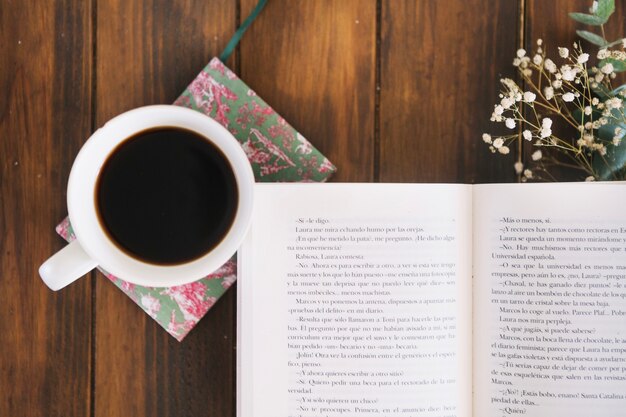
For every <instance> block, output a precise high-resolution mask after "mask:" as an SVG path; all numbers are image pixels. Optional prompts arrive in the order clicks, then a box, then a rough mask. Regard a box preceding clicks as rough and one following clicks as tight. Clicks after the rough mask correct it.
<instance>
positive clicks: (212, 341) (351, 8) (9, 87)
mask: <svg viewBox="0 0 626 417" xmlns="http://www.w3.org/2000/svg"><path fill="white" fill-rule="evenodd" d="M255 3H256V0H145V1H138V0H91V1H85V0H65V1H57V2H52V1H45V0H20V1H17V0H2V2H1V3H0V34H1V38H0V40H1V42H0V139H1V142H0V156H1V164H2V170H1V176H0V183H1V189H2V194H1V196H2V211H1V213H0V249H1V253H0V262H1V263H0V266H1V268H2V271H1V275H0V297H1V298H2V300H1V305H2V307H1V309H0V416H3V417H4V416H47V417H49V416H63V417H67V416H91V417H107V416H220V417H222V416H234V415H235V369H236V364H235V356H236V355H235V353H236V352H235V345H236V340H235V313H236V305H235V292H236V290H235V289H231V290H230V291H229V292H228V293H227V295H226V296H225V297H224V298H223V299H222V300H220V301H219V303H218V304H217V305H216V306H215V307H214V308H213V309H212V310H211V311H210V313H209V314H208V315H207V316H206V317H205V318H204V319H203V320H202V321H201V322H200V323H199V325H198V326H197V327H196V328H195V329H194V330H193V331H192V332H191V334H190V335H189V336H188V337H187V339H186V340H184V341H183V342H182V343H179V342H177V341H175V340H174V338H172V337H171V336H169V335H168V334H167V333H166V332H165V331H163V330H162V329H161V328H160V327H159V326H158V325H157V324H156V323H155V322H154V321H153V320H152V319H151V318H150V317H149V316H147V315H146V314H145V313H144V312H143V311H141V310H140V309H139V308H137V306H136V305H135V304H134V303H133V302H132V301H131V300H130V299H128V297H126V296H125V295H124V294H123V293H122V292H121V291H119V290H118V289H117V288H115V287H114V286H113V285H112V284H111V283H110V282H108V281H107V280H106V279H104V278H103V277H102V276H101V275H100V274H99V273H95V272H94V273H91V274H90V276H89V277H88V278H86V279H82V280H80V281H79V282H77V283H75V284H73V285H71V286H70V287H68V288H66V289H64V290H62V291H60V292H56V293H55V292H52V291H50V290H48V289H47V288H46V287H45V286H44V284H43V283H42V281H41V280H40V279H39V276H38V275H37V268H38V266H39V264H40V263H41V262H42V261H43V260H45V259H46V258H47V257H48V256H49V255H50V254H52V253H53V252H55V251H57V250H59V249H60V248H61V247H62V246H63V242H62V240H61V239H60V238H59V237H58V236H56V235H55V233H54V226H55V224H56V223H57V222H58V221H59V220H61V219H62V218H63V217H64V216H65V214H66V206H65V188H66V183H67V178H68V174H69V170H70V167H71V164H72V161H73V159H74V157H75V155H76V153H77V152H78V150H79V148H80V146H81V144H82V143H83V142H84V141H85V140H86V138H88V137H89V135H90V133H91V132H92V131H94V130H95V129H96V128H97V127H99V126H101V125H102V124H103V123H104V122H105V121H106V120H108V119H109V118H111V117H112V116H114V115H116V114H118V113H120V112H123V111H125V110H128V109H130V108H133V107H137V106H141V105H146V104H154V103H171V102H172V101H173V100H174V99H175V98H176V97H177V95H178V93H180V92H181V91H182V90H183V88H184V87H185V86H186V85H187V83H188V82H189V81H190V80H192V79H193V78H194V76H195V75H196V73H197V72H198V71H199V70H200V69H201V68H202V67H203V66H204V65H205V64H206V63H207V62H208V60H209V59H210V58H211V57H212V56H214V55H216V54H219V53H220V51H221V50H222V48H223V47H224V46H225V44H226V42H227V41H228V39H229V38H230V36H231V35H232V33H233V32H234V30H235V28H236V27H237V26H238V25H239V23H240V22H241V21H242V20H243V18H245V16H247V14H248V13H249V12H250V10H251V9H252V8H253V6H254V5H255ZM589 4H590V1H588V0H576V1H565V0H559V1H552V0H551V1H546V0H518V1H513V0H489V1H487V0H483V1H478V0H463V1H461V0H454V1H452V0H446V1H443V0H440V1H434V0H429V1H427V0H407V1H405V0H377V1H375V0H369V1H366V0H360V1H359V0H336V1H330V0H328V1H327V0H308V1H293V0H292V1H287V0H269V3H268V6H267V7H266V9H265V10H264V11H263V12H262V14H261V15H260V17H259V18H258V20H257V21H256V22H255V23H254V25H253V26H252V27H251V29H250V30H249V31H248V32H247V34H246V35H245V37H244V39H243V41H242V42H241V44H240V46H239V47H238V49H237V51H236V53H235V54H234V55H233V57H231V59H230V60H229V62H228V65H229V66H230V67H231V68H232V69H233V70H235V72H236V73H238V74H240V75H241V77H242V79H243V80H244V81H246V82H247V83H248V84H249V85H250V86H251V87H252V88H253V89H255V90H256V91H257V92H258V93H259V95H260V96H262V97H263V98H264V99H265V100H266V101H267V102H269V103H270V104H271V105H272V106H273V107H274V108H275V109H276V110H277V111H278V112H279V113H281V114H282V115H283V116H284V117H285V118H286V119H287V120H289V121H290V122H291V123H292V124H293V125H294V127H296V128H297V129H298V130H299V131H300V132H302V133H303V134H304V136H306V137H307V138H308V139H309V140H310V141H311V142H313V144H314V145H315V146H317V147H318V148H319V149H320V150H321V151H322V152H324V153H325V154H326V155H327V156H328V157H329V158H330V160H331V161H333V162H334V163H335V164H336V165H337V166H338V168H339V172H338V173H337V175H336V176H335V177H334V180H335V181H364V182H369V181H384V182H393V181H399V182H409V181H410V182H494V181H515V180H516V178H515V176H514V173H513V168H512V166H513V162H514V161H515V160H516V158H517V155H519V150H515V152H513V154H512V155H510V156H509V157H497V158H496V157H493V156H491V154H490V153H489V152H488V150H487V149H486V146H484V144H482V143H481V140H480V136H481V133H482V132H483V131H493V130H494V129H493V127H492V126H490V123H489V116H490V114H491V111H492V108H493V103H494V102H495V100H496V98H497V94H498V91H499V83H498V79H499V77H500V76H502V75H504V76H510V77H513V76H514V73H513V68H512V67H511V65H510V64H511V61H512V58H513V55H514V53H515V50H516V49H517V48H518V47H519V46H525V47H526V48H527V49H529V48H531V47H532V46H533V44H534V40H535V39H536V38H537V37H542V38H543V39H544V40H545V41H546V43H547V45H548V47H549V48H551V50H549V53H554V51H555V49H556V48H555V47H556V45H569V44H571V42H572V41H573V40H574V36H573V33H574V29H575V28H576V25H575V24H574V23H573V22H571V21H570V20H569V19H568V18H567V16H566V11H573V10H578V11H584V10H586V9H587V8H588V7H589ZM625 6H626V1H621V2H618V13H617V17H614V18H613V19H614V22H613V25H612V27H613V28H614V29H615V34H617V33H619V30H620V28H623V27H624V24H623V22H624V19H623V16H624V14H623V9H624V7H625ZM616 36H617V35H616Z"/></svg>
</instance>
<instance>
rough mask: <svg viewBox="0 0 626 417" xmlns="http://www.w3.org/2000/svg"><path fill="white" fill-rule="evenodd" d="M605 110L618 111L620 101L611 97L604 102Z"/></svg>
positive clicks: (620, 104) (620, 105)
mask: <svg viewBox="0 0 626 417" xmlns="http://www.w3.org/2000/svg"><path fill="white" fill-rule="evenodd" d="M604 105H605V106H606V109H607V110H609V111H610V110H612V109H619V108H621V107H622V100H621V99H620V98H619V97H613V98H610V99H608V100H606V101H605V102H604Z"/></svg>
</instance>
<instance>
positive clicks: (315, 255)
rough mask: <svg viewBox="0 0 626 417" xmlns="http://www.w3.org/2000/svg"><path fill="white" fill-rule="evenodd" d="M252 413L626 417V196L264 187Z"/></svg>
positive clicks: (247, 365)
mask: <svg viewBox="0 0 626 417" xmlns="http://www.w3.org/2000/svg"><path fill="white" fill-rule="evenodd" d="M255 198H256V200H255V214H254V219H253V225H252V227H251V230H250V233H249V236H248V238H247V240H246V242H245V243H244V245H243V247H242V250H241V256H240V268H241V269H240V273H241V275H240V279H239V284H238V285H239V288H238V292H239V294H238V296H239V325H238V337H239V339H238V355H239V361H238V367H239V369H238V413H239V416H240V417H277V416H288V417H314V416H324V417H339V416H342V417H345V416H391V417H396V416H401V417H409V416H415V417H417V416H419V417H422V416H423V417H452V416H455V417H457V416H458V417H469V416H474V417H504V416H550V417H589V416H601V417H607V416H624V415H626V186H625V185H623V184H617V183H615V184H611V183H607V184H593V185H590V184H581V183H578V184H506V185H476V186H471V185H447V184H441V185H431V184H422V185H418V184H324V185H318V184H262V185H261V184H260V185H258V187H257V189H256V195H255Z"/></svg>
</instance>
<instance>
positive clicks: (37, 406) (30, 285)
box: [0, 0, 92, 416]
mask: <svg viewBox="0 0 626 417" xmlns="http://www.w3.org/2000/svg"><path fill="white" fill-rule="evenodd" d="M0 38H1V39H2V40H3V41H2V48H0V62H2V65H0V91H2V94H0V137H1V138H2V140H0V155H1V156H2V161H1V162H0V165H1V168H0V195H1V196H2V199H1V203H0V204H1V208H0V248H1V252H0V276H1V277H2V278H1V279H0V294H2V320H0V392H1V394H0V397H1V398H2V400H1V401H0V416H86V415H89V410H90V407H91V390H90V374H91V365H90V364H91V312H92V310H91V309H92V304H91V288H92V287H91V280H90V279H88V278H83V279H82V280H80V281H79V282H77V283H75V284H72V285H71V286H69V287H68V288H66V289H64V290H62V291H59V292H52V291H50V290H49V289H48V288H47V287H46V286H45V285H44V283H43V282H42V281H41V279H40V278H39V275H38V272H37V269H38V267H39V265H40V264H41V263H42V262H43V261H44V260H45V259H46V258H47V257H49V256H50V255H52V254H53V253H54V252H55V251H57V250H59V249H61V248H62V247H63V246H64V243H63V240H62V239H61V238H59V237H58V236H57V235H56V234H55V233H54V227H55V225H56V224H57V223H58V222H59V221H60V220H61V219H63V217H64V216H65V215H66V213H67V208H66V203H65V189H66V186H67V178H68V175H69V171H70V168H71V164H72V161H73V159H74V156H75V155H76V153H77V152H78V149H79V148H80V146H81V144H82V142H83V141H84V140H85V139H86V138H87V137H88V136H89V133H90V128H91V126H90V120H91V115H90V103H91V64H92V62H91V9H90V2H84V1H78V0H64V1H59V2H41V1H36V0H24V1H19V2H17V1H3V2H1V3H0Z"/></svg>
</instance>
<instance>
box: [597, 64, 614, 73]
mask: <svg viewBox="0 0 626 417" xmlns="http://www.w3.org/2000/svg"><path fill="white" fill-rule="evenodd" d="M613 70H614V68H613V64H611V63H610V62H607V63H606V64H604V65H603V66H602V68H600V71H602V72H603V73H605V74H610V73H612V72H613Z"/></svg>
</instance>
